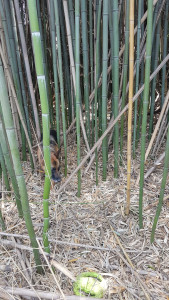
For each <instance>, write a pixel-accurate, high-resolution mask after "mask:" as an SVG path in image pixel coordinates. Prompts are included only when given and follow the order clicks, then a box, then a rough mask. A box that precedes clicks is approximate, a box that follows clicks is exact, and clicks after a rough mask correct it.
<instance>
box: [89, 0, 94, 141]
mask: <svg viewBox="0 0 169 300" xmlns="http://www.w3.org/2000/svg"><path fill="white" fill-rule="evenodd" d="M92 12H93V1H89V55H90V66H89V70H90V90H91V91H93V89H94V73H93V63H94V55H93V15H92ZM94 123H95V119H94V101H92V137H91V145H92V146H93V144H94Z"/></svg>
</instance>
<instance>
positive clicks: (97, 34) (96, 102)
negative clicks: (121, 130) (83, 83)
mask: <svg viewBox="0 0 169 300" xmlns="http://www.w3.org/2000/svg"><path fill="white" fill-rule="evenodd" d="M101 8H102V0H100V2H99V8H98V16H97V33H96V68H95V100H94V108H95V143H96V142H97V140H98V118H97V117H98V109H97V104H98V80H99V64H100V62H99V46H100V27H101ZM95 160H96V185H98V152H97V148H96V150H95Z"/></svg>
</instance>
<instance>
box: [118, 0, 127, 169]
mask: <svg viewBox="0 0 169 300" xmlns="http://www.w3.org/2000/svg"><path fill="white" fill-rule="evenodd" d="M128 54H129V0H127V1H126V19H125V50H124V58H123V85H122V103H121V109H122V110H123V108H124V107H125V100H126V86H127V74H128ZM123 134H124V115H122V117H121V128H120V163H121V164H122V155H123V140H124V137H123Z"/></svg>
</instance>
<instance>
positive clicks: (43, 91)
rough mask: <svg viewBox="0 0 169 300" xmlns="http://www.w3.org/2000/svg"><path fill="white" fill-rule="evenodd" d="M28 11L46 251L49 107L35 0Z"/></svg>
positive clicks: (49, 170)
mask: <svg viewBox="0 0 169 300" xmlns="http://www.w3.org/2000/svg"><path fill="white" fill-rule="evenodd" d="M27 4H28V12H29V21H30V29H31V35H32V44H33V53H34V59H35V68H36V74H37V81H38V87H39V93H40V100H41V109H42V124H43V152H44V162H45V183H44V193H43V212H44V227H43V241H44V247H45V251H46V252H48V253H49V252H50V248H49V241H48V229H49V203H48V202H49V193H50V178H51V161H50V147H49V107H48V95H47V88H46V78H45V69H44V63H43V48H42V43H41V34H40V29H39V23H38V15H37V7H36V1H35V0H28V1H27Z"/></svg>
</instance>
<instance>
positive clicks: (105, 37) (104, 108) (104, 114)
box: [102, 0, 109, 180]
mask: <svg viewBox="0 0 169 300" xmlns="http://www.w3.org/2000/svg"><path fill="white" fill-rule="evenodd" d="M108 4H109V3H108V0H103V32H104V35H103V58H102V64H103V73H102V76H103V77H102V134H103V133H104V132H105V130H106V128H107V65H108ZM102 156H103V180H106V177H107V157H108V141H107V136H106V137H105V138H104V139H103V142H102Z"/></svg>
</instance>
